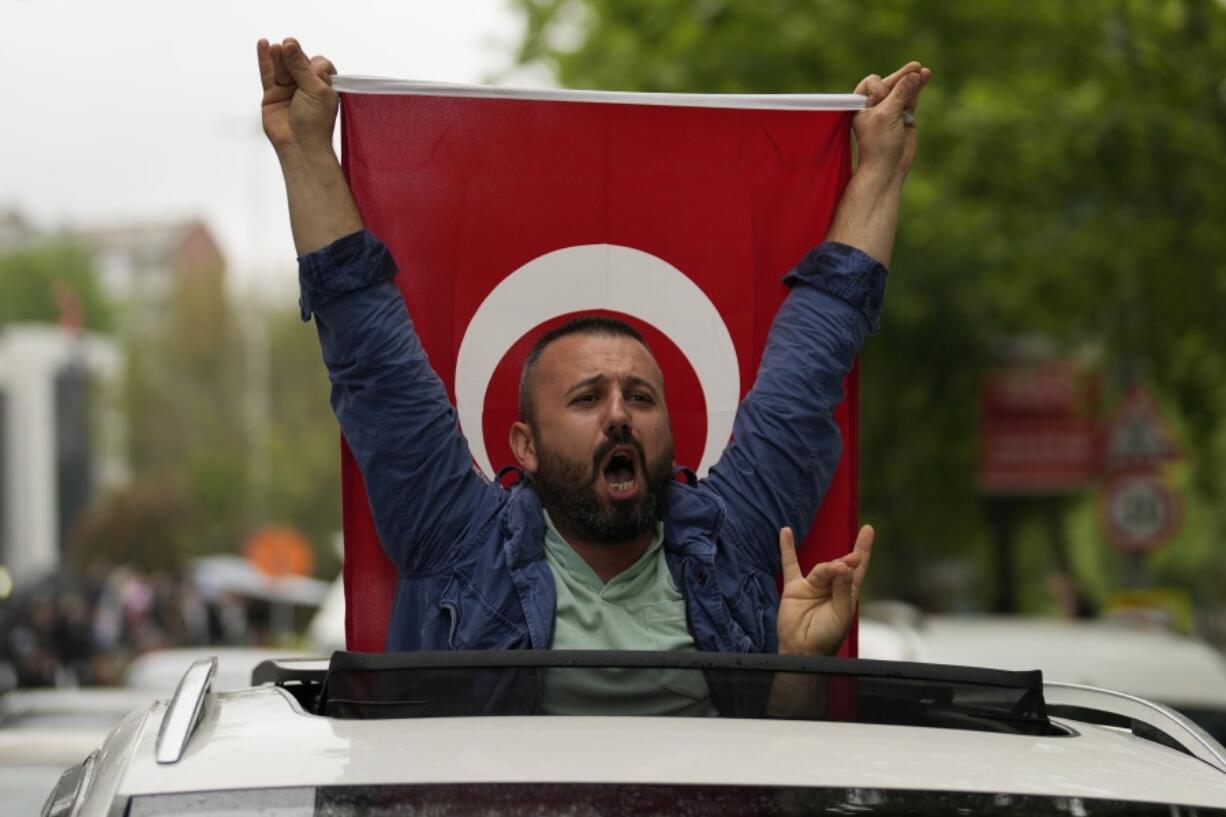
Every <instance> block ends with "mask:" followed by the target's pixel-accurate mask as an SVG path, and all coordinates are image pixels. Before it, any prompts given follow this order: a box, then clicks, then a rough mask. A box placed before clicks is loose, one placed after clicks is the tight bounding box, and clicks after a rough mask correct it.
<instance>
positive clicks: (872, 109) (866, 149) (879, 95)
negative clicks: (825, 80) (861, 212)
mask: <svg viewBox="0 0 1226 817" xmlns="http://www.w3.org/2000/svg"><path fill="white" fill-rule="evenodd" d="M931 78H932V71H931V69H928V68H925V67H924V66H922V65H920V64H919V63H918V62H909V63H907V64H906V65H904V66H903V67H902V68H899V69H898V70H897V71H895V72H894V73H893V74H890V75H889V76H888V77H886V78H885V79H882V78H881V77H879V76H877V75H876V74H870V75H869V76H867V77H865V78H864V79H862V80H861V81H860V84H859V85H857V86H856V90H855V92H856V93H857V94H865V95H866V96H868V107H867V108H865V109H864V110H862V111H860V112H858V113H857V114H856V115H855V118H854V119H852V129H853V130H854V132H855V134H856V146H857V149H858V151H859V156H860V160H859V166H860V167H865V166H874V167H877V168H878V169H880V170H882V171H883V172H887V173H891V174H893V173H900V174H901V175H903V176H905V175H906V173H907V170H908V169H910V167H911V162H912V160H913V159H914V158H915V148H916V136H915V124H916V119H915V106H916V104H917V103H918V102H919V95H920V91H922V90H924V86H925V85H927V84H928V80H929V79H931Z"/></svg>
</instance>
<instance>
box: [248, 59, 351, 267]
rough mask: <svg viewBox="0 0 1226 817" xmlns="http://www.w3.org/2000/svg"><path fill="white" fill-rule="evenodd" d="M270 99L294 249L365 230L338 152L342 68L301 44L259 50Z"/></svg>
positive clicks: (267, 107) (264, 107)
mask: <svg viewBox="0 0 1226 817" xmlns="http://www.w3.org/2000/svg"><path fill="white" fill-rule="evenodd" d="M256 53H257V56H258V58H259V63H260V82H261V83H262V84H263V86H264V98H263V100H262V101H261V103H260V113H261V116H262V118H263V121H264V134H265V135H266V136H267V137H268V141H269V142H271V143H272V146H273V148H274V149H275V150H276V152H277V159H278V160H280V162H281V174H282V175H283V176H284V177H285V192H286V196H287V198H288V199H289V220H290V226H291V228H292V229H293V231H294V248H295V249H296V250H297V251H298V255H299V256H304V255H307V254H308V253H311V252H314V251H315V250H319V249H322V248H323V247H326V246H328V245H329V244H331V243H332V242H333V241H336V240H337V239H338V238H341V237H343V236H346V235H349V234H350V233H355V232H357V231H358V230H361V229H362V217H361V216H360V215H358V208H357V205H355V204H354V202H353V195H352V194H351V193H350V192H349V185H348V184H346V182H345V176H344V174H343V173H342V172H341V165H340V162H339V161H338V160H337V158H336V151H334V150H333V149H332V130H333V128H334V127H335V124H336V112H337V108H338V107H339V101H338V99H337V96H336V91H334V90H332V75H333V74H335V73H336V68H335V67H334V66H333V65H332V63H331V62H329V61H328V60H327V59H326V58H324V57H314V58H312V59H309V60H308V59H307V56H306V54H305V53H303V51H302V46H300V45H299V44H298V41H297V40H295V39H293V38H292V37H291V38H287V39H286V40H285V41H284V42H280V43H269V42H268V41H267V40H260V41H259V43H258V44H257V45H256Z"/></svg>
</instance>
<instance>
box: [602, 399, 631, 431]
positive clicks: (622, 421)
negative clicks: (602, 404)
mask: <svg viewBox="0 0 1226 817" xmlns="http://www.w3.org/2000/svg"><path fill="white" fill-rule="evenodd" d="M608 409H609V410H608V414H606V415H605V433H606V434H608V433H612V432H613V431H622V430H629V428H630V410H629V407H628V406H627V405H626V398H625V396H624V395H623V394H622V393H621V392H620V391H614V392H613V393H612V394H611V395H610V396H609V402H608Z"/></svg>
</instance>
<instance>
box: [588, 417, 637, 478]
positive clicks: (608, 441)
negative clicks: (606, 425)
mask: <svg viewBox="0 0 1226 817" xmlns="http://www.w3.org/2000/svg"><path fill="white" fill-rule="evenodd" d="M619 445H628V446H631V447H632V448H633V449H634V450H635V451H636V452H637V453H638V456H639V463H641V465H642V467H643V468H646V467H647V454H646V453H645V452H644V451H643V444H642V443H640V442H639V441H638V440H637V439H635V437H634V435H633V434H631V433H630V430H629V429H625V428H623V429H619V430H618V431H615V432H614V433H612V434H610V435H609V436H607V437H605V440H604V442H602V443H601V444H600V445H598V446H596V453H595V454H594V455H593V456H592V475H593V478H594V479H599V478H600V463H602V462H604V458H605V457H607V456H609V452H610V451H612V450H613V449H614V448H617V447H618V446H619Z"/></svg>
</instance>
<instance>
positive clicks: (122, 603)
mask: <svg viewBox="0 0 1226 817" xmlns="http://www.w3.org/2000/svg"><path fill="white" fill-rule="evenodd" d="M258 608H259V606H258V605H252V604H250V603H249V602H248V601H247V600H246V599H243V598H242V597H239V596H237V595H233V594H220V595H218V596H217V597H216V598H213V599H206V598H205V597H204V596H203V595H202V594H201V593H200V592H199V591H198V590H197V588H196V587H195V586H194V585H193V583H192V581H191V580H190V578H189V577H188V576H187V575H185V574H182V573H168V572H155V573H146V572H143V571H141V570H138V569H134V568H130V567H114V566H111V565H109V564H107V563H105V562H102V561H95V562H92V563H91V564H90V565H89V567H88V568H87V569H86V570H85V572H84V573H83V574H82V575H70V574H66V573H65V574H60V575H55V576H51V577H48V578H46V579H44V580H43V581H41V582H39V583H38V584H37V585H33V586H30V587H28V588H24V589H21V590H19V591H18V592H16V593H14V594H13V595H12V596H10V597H9V598H8V599H5V600H0V692H2V691H3V690H4V689H5V688H7V687H11V686H21V687H48V686H92V685H108V684H114V683H117V682H118V681H119V677H120V675H121V673H122V672H123V669H124V667H125V666H126V665H127V663H128V662H129V661H130V660H131V659H132V658H134V657H136V656H137V655H140V654H142V653H145V652H149V651H151V650H157V649H165V648H168V647H195V646H210V645H230V646H248V645H258V644H262V643H265V642H266V640H267V633H268V630H267V627H266V626H262V625H261V623H260V622H261V619H262V618H266V617H265V616H261V614H260V612H261V611H260V610H259V609H258ZM6 676H7V677H6Z"/></svg>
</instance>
